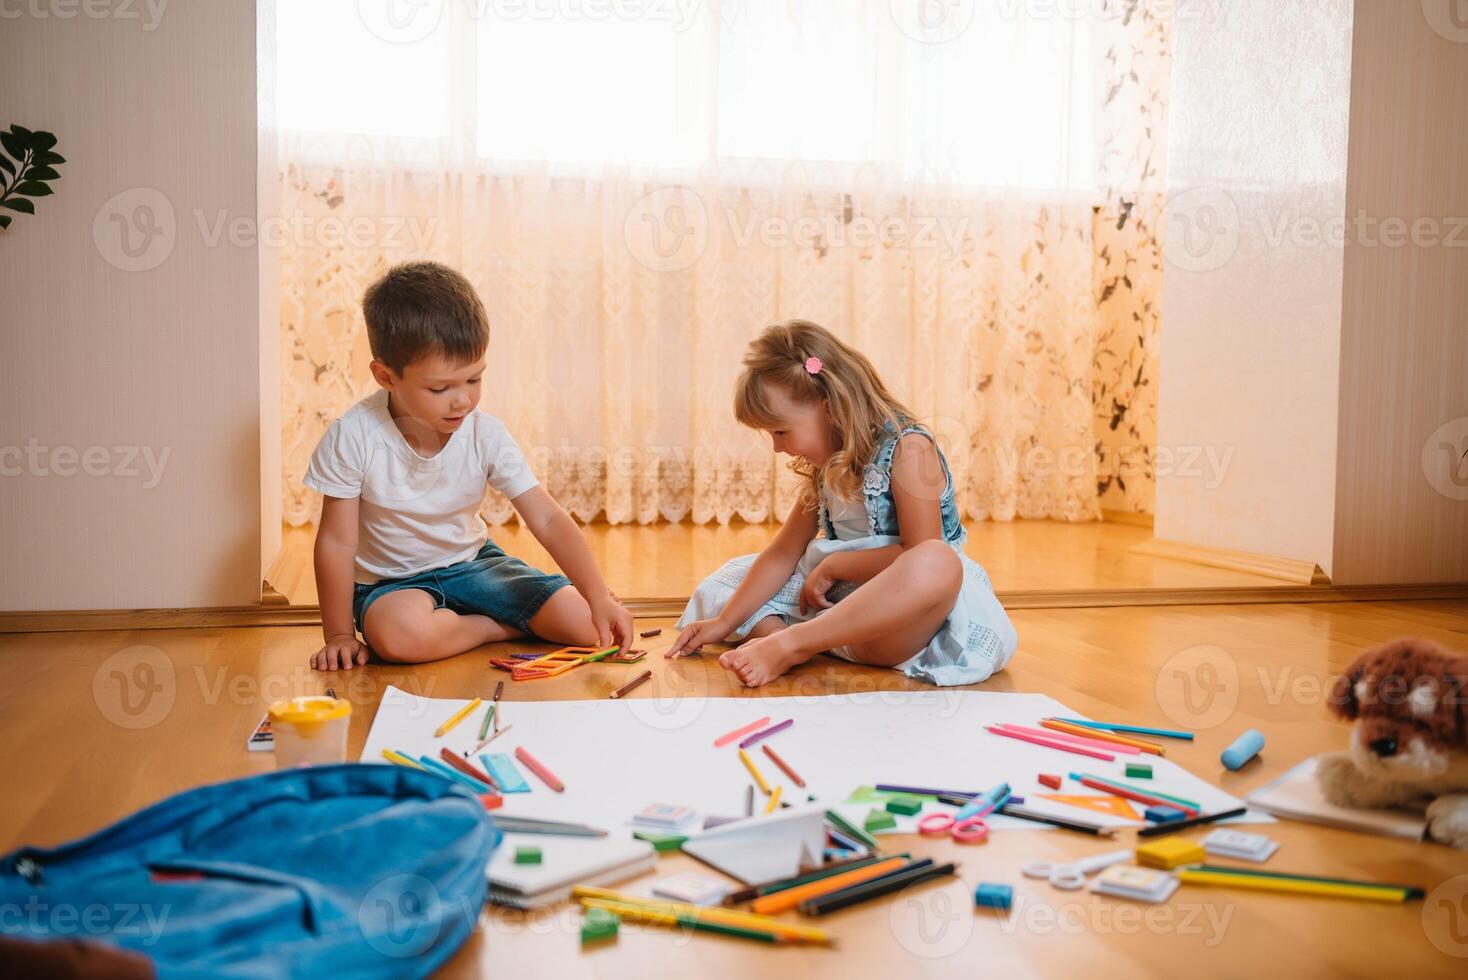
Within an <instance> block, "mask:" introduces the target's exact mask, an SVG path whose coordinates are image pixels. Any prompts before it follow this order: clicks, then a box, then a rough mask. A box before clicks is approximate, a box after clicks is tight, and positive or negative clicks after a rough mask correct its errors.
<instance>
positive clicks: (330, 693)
mask: <svg viewBox="0 0 1468 980" xmlns="http://www.w3.org/2000/svg"><path fill="white" fill-rule="evenodd" d="M326 696H327V697H329V698H334V697H336V688H334V687H328V688H327V689H326Z"/></svg>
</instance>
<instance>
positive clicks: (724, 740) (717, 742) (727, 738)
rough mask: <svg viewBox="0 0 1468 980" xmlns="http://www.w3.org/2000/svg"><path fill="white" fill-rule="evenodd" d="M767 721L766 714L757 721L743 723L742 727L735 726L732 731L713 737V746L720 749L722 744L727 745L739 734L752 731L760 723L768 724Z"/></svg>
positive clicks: (768, 720)
mask: <svg viewBox="0 0 1468 980" xmlns="http://www.w3.org/2000/svg"><path fill="white" fill-rule="evenodd" d="M769 723H770V718H769V716H768V715H766V716H765V717H763V718H761V719H760V720H759V721H752V722H750V723H749V724H747V725H745V726H744V727H742V728H736V729H734V730H733V731H732V732H730V733H729V734H727V735H720V736H719V737H718V738H716V739H714V748H716V749H721V748H723V747H724V746H726V745H728V744H729V743H730V742H732V741H734V740H735V739H736V738H739V737H740V736H741V735H748V734H749V733H750V732H752V731H754V730H755V729H756V728H758V727H759V726H761V725H768V724H769Z"/></svg>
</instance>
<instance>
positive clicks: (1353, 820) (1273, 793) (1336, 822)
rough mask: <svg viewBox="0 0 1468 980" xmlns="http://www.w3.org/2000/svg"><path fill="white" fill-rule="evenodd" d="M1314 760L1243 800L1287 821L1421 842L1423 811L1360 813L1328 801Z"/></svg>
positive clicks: (1423, 822)
mask: <svg viewBox="0 0 1468 980" xmlns="http://www.w3.org/2000/svg"><path fill="white" fill-rule="evenodd" d="M1317 759H1318V757H1311V758H1309V759H1306V760H1305V761H1304V762H1302V763H1300V764H1299V765H1297V766H1295V767H1294V768H1293V769H1291V770H1290V771H1289V772H1287V773H1285V774H1284V775H1283V776H1280V777H1279V778H1278V779H1276V780H1275V781H1274V782H1272V783H1266V784H1265V785H1263V786H1261V787H1259V788H1258V789H1256V790H1255V791H1254V792H1252V793H1250V794H1249V795H1248V796H1246V797H1244V801H1245V802H1246V803H1248V804H1249V805H1250V806H1255V807H1258V808H1259V809H1261V810H1265V811H1267V812H1269V813H1272V814H1274V815H1275V816H1276V817H1283V818H1285V819H1286V820H1300V821H1304V822H1305V823H1318V824H1325V825H1327V826H1330V827H1341V828H1343V829H1345V830H1359V831H1361V832H1362V833H1367V834H1381V835H1382V836H1384V837H1401V838H1405V839H1406V840H1422V839H1424V838H1425V837H1426V836H1427V817H1426V815H1425V813H1424V812H1423V811H1424V810H1425V808H1423V810H1416V809H1390V810H1388V809H1380V810H1360V809H1355V808H1353V807H1345V806H1336V805H1335V804H1334V803H1331V802H1328V801H1327V800H1326V799H1325V797H1324V796H1322V795H1321V794H1320V786H1319V785H1318V784H1317V783H1316V782H1315V764H1316V761H1317Z"/></svg>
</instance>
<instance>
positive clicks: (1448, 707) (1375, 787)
mask: <svg viewBox="0 0 1468 980" xmlns="http://www.w3.org/2000/svg"><path fill="white" fill-rule="evenodd" d="M1330 708H1331V710H1332V711H1333V712H1334V713H1335V714H1337V715H1339V716H1340V717H1342V718H1345V719H1347V720H1350V721H1354V722H1355V723H1356V725H1355V728H1353V729H1352V731H1351V748H1350V751H1349V752H1336V753H1332V754H1330V755H1326V756H1322V757H1321V759H1320V762H1319V764H1318V766H1317V768H1316V771H1315V778H1316V779H1317V780H1318V781H1319V783H1320V790H1321V792H1322V793H1323V794H1324V795H1325V798H1326V799H1327V800H1329V801H1330V802H1332V803H1335V804H1338V805H1340V806H1351V807H1379V806H1400V805H1402V804H1412V803H1418V804H1420V803H1422V802H1426V801H1431V802H1430V803H1428V807H1427V823H1428V832H1429V835H1430V836H1431V837H1432V838H1433V839H1434V840H1438V841H1442V842H1443V843H1445V844H1451V845H1453V846H1454V847H1461V848H1464V849H1468V656H1464V655H1463V654H1459V653H1453V652H1452V651H1450V650H1447V649H1445V648H1444V647H1442V646H1439V645H1438V644H1436V643H1433V642H1432V641H1431V640H1421V639H1410V638H1407V639H1399V640H1392V641H1391V642H1390V643H1385V644H1383V645H1381V646H1379V647H1377V648H1376V649H1374V650H1368V651H1366V652H1365V653H1363V654H1361V655H1360V656H1359V657H1357V658H1356V659H1355V660H1354V661H1353V662H1352V663H1351V665H1350V666H1349V667H1347V668H1346V672H1345V674H1344V675H1342V676H1341V677H1340V678H1339V679H1338V680H1337V681H1336V682H1335V685H1334V687H1333V688H1332V690H1331V697H1330Z"/></svg>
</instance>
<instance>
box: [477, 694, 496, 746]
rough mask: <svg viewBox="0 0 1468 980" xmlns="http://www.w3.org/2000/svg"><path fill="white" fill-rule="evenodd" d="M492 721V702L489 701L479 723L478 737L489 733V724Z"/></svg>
mask: <svg viewBox="0 0 1468 980" xmlns="http://www.w3.org/2000/svg"><path fill="white" fill-rule="evenodd" d="M493 721H494V704H493V703H491V704H490V706H489V707H488V708H485V709H484V720H483V721H481V722H480V723H479V737H480V738H483V737H484V736H486V735H488V734H489V726H490V724H491V723H492V722H493Z"/></svg>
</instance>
